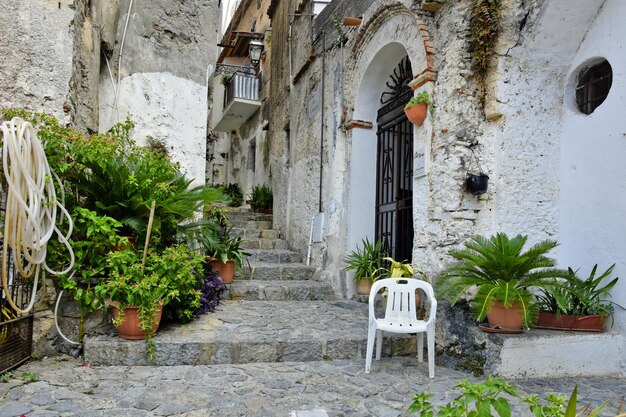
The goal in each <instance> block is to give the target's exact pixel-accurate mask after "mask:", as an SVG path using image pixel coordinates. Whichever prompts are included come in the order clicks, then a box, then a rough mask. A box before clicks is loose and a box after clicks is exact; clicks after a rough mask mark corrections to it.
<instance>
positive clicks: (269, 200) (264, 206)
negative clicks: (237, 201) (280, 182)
mask: <svg viewBox="0 0 626 417" xmlns="http://www.w3.org/2000/svg"><path fill="white" fill-rule="evenodd" d="M273 204H274V195H273V194H272V190H271V189H270V188H269V187H268V186H267V185H255V186H254V187H252V196H251V201H250V207H252V209H253V210H269V209H271V208H272V206H273Z"/></svg>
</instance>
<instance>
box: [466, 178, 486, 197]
mask: <svg viewBox="0 0 626 417" xmlns="http://www.w3.org/2000/svg"><path fill="white" fill-rule="evenodd" d="M465 186H466V187H467V191H469V192H470V193H472V194H473V195H481V194H484V193H486V192H487V187H488V186H489V176H488V175H487V174H485V173H482V172H481V173H479V174H468V175H467V179H466V180H465Z"/></svg>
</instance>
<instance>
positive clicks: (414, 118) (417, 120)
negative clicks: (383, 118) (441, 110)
mask: <svg viewBox="0 0 626 417" xmlns="http://www.w3.org/2000/svg"><path fill="white" fill-rule="evenodd" d="M427 110H428V104H426V103H419V104H414V105H412V106H411V107H409V108H405V109H404V113H405V114H406V117H407V119H409V121H410V122H411V123H413V124H414V125H416V126H421V125H422V124H424V120H426V111H427Z"/></svg>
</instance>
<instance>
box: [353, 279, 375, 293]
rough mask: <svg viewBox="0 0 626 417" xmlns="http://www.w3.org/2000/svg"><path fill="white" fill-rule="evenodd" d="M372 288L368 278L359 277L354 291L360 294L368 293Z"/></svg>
mask: <svg viewBox="0 0 626 417" xmlns="http://www.w3.org/2000/svg"><path fill="white" fill-rule="evenodd" d="M371 290H372V280H371V279H369V278H361V279H360V280H359V282H358V283H357V286H356V292H357V293H359V294H360V295H369V294H370V291H371Z"/></svg>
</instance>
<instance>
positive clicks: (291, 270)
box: [237, 261, 316, 281]
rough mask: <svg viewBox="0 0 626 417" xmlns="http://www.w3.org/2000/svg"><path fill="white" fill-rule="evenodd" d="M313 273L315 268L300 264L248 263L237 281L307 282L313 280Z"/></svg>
mask: <svg viewBox="0 0 626 417" xmlns="http://www.w3.org/2000/svg"><path fill="white" fill-rule="evenodd" d="M315 271H316V268H315V267H313V266H306V265H304V264H300V263H291V264H274V263H267V262H253V261H250V262H249V264H248V263H246V265H245V266H244V267H243V268H242V272H243V274H242V275H238V276H237V279H242V280H250V279H253V280H262V281H290V280H309V279H311V278H313V275H314V274H315ZM238 274H239V273H238Z"/></svg>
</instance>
